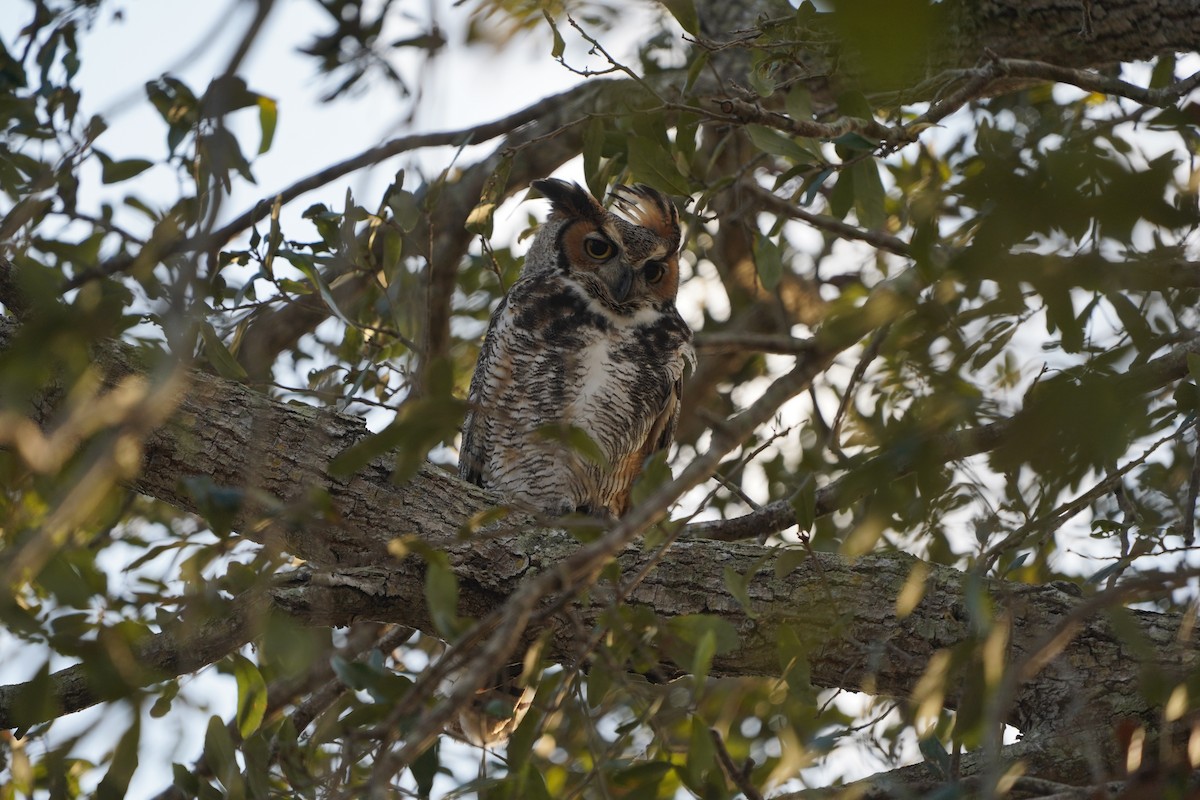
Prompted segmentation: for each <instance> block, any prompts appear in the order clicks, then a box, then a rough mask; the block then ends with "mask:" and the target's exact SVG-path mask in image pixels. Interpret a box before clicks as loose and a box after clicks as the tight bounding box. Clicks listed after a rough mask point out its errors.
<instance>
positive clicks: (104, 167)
mask: <svg viewBox="0 0 1200 800" xmlns="http://www.w3.org/2000/svg"><path fill="white" fill-rule="evenodd" d="M95 153H96V156H97V157H98V158H99V159H100V180H101V182H103V183H120V182H121V181H127V180H129V179H130V178H133V177H136V176H138V175H141V174H142V173H143V172H145V171H146V170H148V169H150V168H151V167H153V166H154V162H153V161H150V160H148V159H145V158H129V159H126V160H124V161H113V160H112V159H111V158H109V157H108V156H107V155H105V154H104V153H101V152H100V151H99V150H96V151H95Z"/></svg>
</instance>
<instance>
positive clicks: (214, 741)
mask: <svg viewBox="0 0 1200 800" xmlns="http://www.w3.org/2000/svg"><path fill="white" fill-rule="evenodd" d="M204 757H205V759H206V760H207V761H208V764H209V766H211V767H212V771H213V774H214V775H216V776H217V780H219V781H220V782H221V785H223V786H224V787H225V789H226V791H227V792H228V793H229V796H230V797H244V796H245V789H244V787H243V785H242V773H241V769H240V768H239V767H238V763H237V758H236V757H235V755H234V747H233V739H232V738H230V736H229V731H228V730H227V729H226V728H225V723H223V722H222V721H221V718H220V717H219V716H217V715H216V714H213V715H212V716H211V717H209V720H208V731H207V733H206V734H205V737H204Z"/></svg>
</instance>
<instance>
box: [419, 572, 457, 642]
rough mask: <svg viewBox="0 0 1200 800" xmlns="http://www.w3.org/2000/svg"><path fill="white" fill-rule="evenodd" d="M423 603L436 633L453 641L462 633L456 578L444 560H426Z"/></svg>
mask: <svg viewBox="0 0 1200 800" xmlns="http://www.w3.org/2000/svg"><path fill="white" fill-rule="evenodd" d="M425 603H426V604H427V605H428V606H429V616H430V618H431V619H432V620H433V626H434V628H436V629H437V631H438V633H439V634H441V635H442V636H443V637H444V638H446V639H451V640H453V639H454V638H455V637H456V636H457V635H458V634H459V633H461V632H462V627H463V622H462V620H460V619H459V617H458V576H457V575H455V574H454V571H453V570H452V569H450V565H449V564H448V563H446V561H445V560H444V559H440V558H434V559H427V566H426V568H425Z"/></svg>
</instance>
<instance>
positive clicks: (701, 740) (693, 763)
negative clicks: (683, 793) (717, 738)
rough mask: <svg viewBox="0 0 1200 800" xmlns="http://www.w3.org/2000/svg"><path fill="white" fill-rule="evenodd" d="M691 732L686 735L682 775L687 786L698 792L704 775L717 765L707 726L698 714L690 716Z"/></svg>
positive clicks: (715, 751)
mask: <svg viewBox="0 0 1200 800" xmlns="http://www.w3.org/2000/svg"><path fill="white" fill-rule="evenodd" d="M691 728H692V729H691V734H690V736H689V737H688V748H687V750H686V753H687V761H686V762H684V777H685V778H686V779H687V784H688V788H689V789H691V790H692V791H693V792H696V793H700V792H701V791H703V788H704V776H705V775H707V774H708V773H709V772H710V771H711V770H712V769H714V768H717V769H720V767H717V750H716V747H715V746H714V745H713V740H712V735H711V734H710V733H709V726H708V725H707V724H706V723H705V722H704V720H702V719H700V717H698V716H693V717H692V725H691Z"/></svg>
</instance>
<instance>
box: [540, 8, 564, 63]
mask: <svg viewBox="0 0 1200 800" xmlns="http://www.w3.org/2000/svg"><path fill="white" fill-rule="evenodd" d="M542 16H543V17H545V18H546V22H547V24H549V25H550V34H551V36H553V37H554V44H553V45H552V46H551V47H550V56H551V57H552V58H556V59H557V58H562V55H563V51H564V50H566V49H567V43H566V42H564V41H563V37H562V34H561V33H559V32H558V26H557V25H555V24H554V17H552V16H550V12H549V11H546V10H545V9H542Z"/></svg>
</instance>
